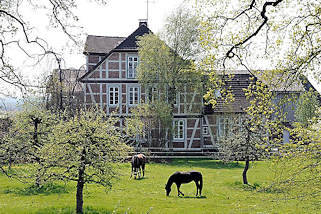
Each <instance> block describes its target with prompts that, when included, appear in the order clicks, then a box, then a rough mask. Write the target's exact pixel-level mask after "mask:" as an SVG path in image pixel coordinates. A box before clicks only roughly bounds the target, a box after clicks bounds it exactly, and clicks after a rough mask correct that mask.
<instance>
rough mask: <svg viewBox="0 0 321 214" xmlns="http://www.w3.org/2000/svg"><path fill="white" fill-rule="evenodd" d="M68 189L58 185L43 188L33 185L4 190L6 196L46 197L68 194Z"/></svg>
mask: <svg viewBox="0 0 321 214" xmlns="http://www.w3.org/2000/svg"><path fill="white" fill-rule="evenodd" d="M68 192H69V191H68V189H67V187H66V186H64V185H58V184H53V183H49V184H45V185H42V186H36V185H31V186H28V187H25V188H12V189H6V190H4V193H5V194H10V193H13V194H16V195H25V196H26V195H39V194H44V195H50V194H63V193H68Z"/></svg>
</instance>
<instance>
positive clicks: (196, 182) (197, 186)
mask: <svg viewBox="0 0 321 214" xmlns="http://www.w3.org/2000/svg"><path fill="white" fill-rule="evenodd" d="M195 185H196V196H197V195H198V189H199V184H198V181H196V180H195Z"/></svg>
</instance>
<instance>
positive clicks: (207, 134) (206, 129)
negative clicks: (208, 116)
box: [203, 126, 210, 136]
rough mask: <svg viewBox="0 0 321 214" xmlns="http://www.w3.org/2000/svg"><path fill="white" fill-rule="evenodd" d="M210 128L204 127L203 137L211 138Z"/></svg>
mask: <svg viewBox="0 0 321 214" xmlns="http://www.w3.org/2000/svg"><path fill="white" fill-rule="evenodd" d="M208 128H209V127H208V126H203V135H204V136H209V135H210V133H209V131H208Z"/></svg>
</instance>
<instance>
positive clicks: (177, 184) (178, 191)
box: [176, 183, 184, 196]
mask: <svg viewBox="0 0 321 214" xmlns="http://www.w3.org/2000/svg"><path fill="white" fill-rule="evenodd" d="M176 186H177V196H179V194H182V195H183V196H184V194H183V193H182V192H181V191H180V190H179V188H180V187H181V184H180V183H176Z"/></svg>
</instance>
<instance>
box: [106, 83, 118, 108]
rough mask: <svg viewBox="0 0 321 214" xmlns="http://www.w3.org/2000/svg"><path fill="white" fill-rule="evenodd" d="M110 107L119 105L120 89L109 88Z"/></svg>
mask: <svg viewBox="0 0 321 214" xmlns="http://www.w3.org/2000/svg"><path fill="white" fill-rule="evenodd" d="M108 96H109V105H118V103H119V87H109V92H108Z"/></svg>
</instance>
